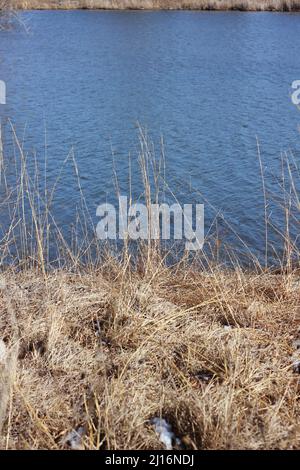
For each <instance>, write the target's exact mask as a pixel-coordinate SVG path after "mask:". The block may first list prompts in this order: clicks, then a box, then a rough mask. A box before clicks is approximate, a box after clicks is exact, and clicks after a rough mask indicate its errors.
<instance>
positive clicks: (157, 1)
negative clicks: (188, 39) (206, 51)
mask: <svg viewBox="0 0 300 470" xmlns="http://www.w3.org/2000/svg"><path fill="white" fill-rule="evenodd" d="M12 3H13V5H14V7H16V8H20V9H34V8H36V9H52V8H54V9H59V8H60V9H71V8H90V9H96V8H99V9H171V10H172V9H173V10H176V9H187V10H193V9H195V10H245V11H299V10H300V0H12Z"/></svg>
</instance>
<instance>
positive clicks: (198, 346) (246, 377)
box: [0, 133, 300, 450]
mask: <svg viewBox="0 0 300 470" xmlns="http://www.w3.org/2000/svg"><path fill="white" fill-rule="evenodd" d="M140 142H141V154H140V164H141V171H142V178H143V180H144V183H145V194H146V200H148V199H149V200H150V201H151V200H153V197H155V196H154V195H153V192H152V193H151V185H150V183H149V181H150V180H149V174H148V173H147V171H148V169H149V168H152V169H154V171H155V172H156V171H157V168H160V167H161V165H157V164H156V162H155V160H153V157H152V156H151V155H150V153H151V150H150V146H149V145H147V139H146V136H145V134H143V133H142V134H141V136H140ZM15 148H16V155H15V171H16V175H15V178H13V179H12V181H10V178H11V176H12V173H13V171H12V160H13V158H10V159H9V161H8V162H7V161H6V160H5V158H4V156H3V155H1V156H0V157H1V158H0V161H1V168H2V173H1V175H0V183H1V186H0V189H1V190H2V192H1V197H2V200H1V204H0V209H1V210H2V211H4V212H5V213H6V212H8V214H9V218H10V223H9V225H8V227H7V230H6V232H5V233H4V235H3V233H2V235H1V238H2V239H1V242H0V255H1V258H0V260H1V265H2V271H1V273H0V395H1V396H0V403H1V407H0V447H1V448H5V449H27V448H29V449H41V448H43V449H60V448H64V449H67V448H69V447H70V444H69V440H70V436H69V433H70V432H71V431H72V430H75V431H76V430H77V431H78V433H79V434H80V435H81V437H80V438H78V442H77V444H76V447H80V448H85V449H132V450H133V449H160V448H163V444H162V443H161V442H160V441H159V439H158V436H157V435H156V433H155V430H154V427H153V425H152V424H151V418H153V417H162V418H164V419H166V420H167V421H168V422H169V423H171V424H172V426H173V430H174V431H175V433H176V435H177V436H178V437H179V438H180V440H181V442H182V446H183V447H185V448H188V449H296V448H299V447H300V425H299V422H300V421H299V417H300V407H299V370H300V367H299V364H297V365H296V367H294V368H293V363H294V362H295V361H297V360H299V359H300V357H299V351H297V349H296V347H297V345H299V340H298V337H300V329H299V326H300V303H299V298H300V296H299V294H300V276H299V270H297V269H294V268H293V266H292V263H291V259H294V258H293V255H294V251H295V250H296V248H295V247H294V245H293V244H292V243H291V244H288V243H287V249H286V252H285V258H284V260H283V261H282V270H281V272H280V273H279V274H277V275H275V274H272V273H271V272H268V270H267V269H262V268H261V267H260V266H259V265H258V264H256V269H255V270H253V272H252V273H247V272H246V271H245V270H242V269H240V267H239V265H238V262H236V263H235V265H234V268H233V269H231V270H230V271H229V270H225V269H224V267H223V268H219V267H218V265H217V264H216V260H215V259H211V260H209V259H207V255H205V258H206V259H205V261H206V262H205V263H202V262H201V258H200V259H195V261H194V262H190V261H189V260H187V259H186V258H185V257H183V258H182V259H179V260H178V261H177V263H176V264H175V265H174V266H167V265H166V263H165V259H164V258H163V255H162V254H161V250H160V247H159V246H158V245H157V244H155V245H152V244H149V245H147V244H146V245H141V246H140V247H139V251H138V255H135V256H133V253H132V252H130V250H129V249H128V246H127V245H126V244H125V246H124V251H123V253H122V254H121V255H122V256H120V255H119V256H117V257H116V256H112V254H111V253H110V250H109V249H105V250H100V251H99V252H97V250H96V251H95V250H92V249H91V246H92V242H91V240H90V239H89V237H88V233H87V232H86V231H85V229H86V227H87V226H88V225H89V223H90V219H88V214H87V213H86V212H85V210H83V211H84V214H83V215H85V217H86V219H83V220H84V221H83V222H82V225H81V227H83V230H82V231H81V239H80V240H81V241H80V243H79V246H78V243H77V244H75V246H74V245H72V244H68V243H67V241H66V240H65V239H64V238H63V234H62V232H61V231H60V229H59V227H58V226H57V225H56V224H55V221H54V220H53V218H52V215H51V210H52V207H51V203H52V199H53V192H54V191H55V187H56V184H55V185H54V187H53V188H42V191H41V179H42V178H43V177H44V175H43V174H42V175H41V174H40V172H39V162H38V161H35V160H34V161H33V162H31V166H29V165H28V157H27V156H25V155H24V152H23V148H22V144H21V143H20V142H19V141H18V140H17V138H16V143H15ZM70 158H71V157H70ZM71 162H72V164H73V165H74V166H75V170H76V171H77V167H76V162H75V161H73V159H72V158H71ZM42 167H43V169H44V170H45V171H46V169H45V167H44V164H42ZM289 168H290V167H289ZM6 169H9V171H6ZM32 171H34V173H32ZM154 176H155V177H154V180H155V181H158V175H157V173H155V174H154ZM11 185H12V186H11ZM79 190H80V191H81V188H79ZM155 191H156V194H157V192H158V191H159V189H158V188H155ZM285 191H286V194H287V195H288V197H289V198H291V196H292V194H291V193H290V192H289V191H288V190H285ZM82 197H83V194H82ZM290 201H291V200H290V199H286V204H287V206H288V207H290ZM297 201H298V199H297ZM82 206H83V208H85V204H84V198H83V202H82ZM2 231H3V227H2ZM92 231H93V230H92ZM93 232H94V231H93ZM76 239H77V238H76ZM51 241H52V243H53V241H54V242H55V244H56V246H57V251H58V255H59V259H58V260H56V263H55V265H56V266H59V267H58V268H57V269H55V268H54V267H53V264H52V265H51V259H50V258H49V251H50V245H49V244H51ZM284 241H286V239H285V238H284ZM58 261H59V262H58ZM298 266H299V264H298ZM297 340H298V343H297V344H296V343H295V341H297Z"/></svg>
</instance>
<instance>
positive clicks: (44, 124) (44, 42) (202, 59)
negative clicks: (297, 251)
mask: <svg viewBox="0 0 300 470" xmlns="http://www.w3.org/2000/svg"><path fill="white" fill-rule="evenodd" d="M22 19H23V20H24V21H25V23H26V25H27V27H28V28H29V32H28V33H25V32H24V31H22V30H19V29H18V30H15V31H7V32H0V79H1V80H4V81H5V82H6V84H7V104H6V105H5V106H0V113H1V121H2V126H3V133H4V142H5V145H6V148H7V152H8V153H9V152H10V151H11V150H12V147H11V132H10V130H9V129H10V126H9V122H8V119H11V121H12V122H13V123H14V125H15V127H16V130H17V134H18V136H19V137H20V138H21V139H22V140H23V141H24V146H25V149H26V151H27V152H28V155H29V158H30V155H33V154H34V152H35V153H36V155H37V157H38V159H40V160H42V159H43V158H44V155H45V148H46V150H47V151H46V153H47V166H48V179H49V184H50V183H51V181H52V182H53V181H54V179H55V177H56V176H57V173H58V171H59V168H60V166H61V164H62V162H63V161H64V159H65V158H66V156H67V154H68V153H69V151H70V149H71V148H72V147H73V148H74V152H75V156H76V161H77V163H78V167H79V171H80V175H81V185H82V188H83V191H84V193H85V196H86V201H87V204H88V206H89V208H90V210H91V213H92V215H93V217H94V219H95V222H97V218H96V216H95V212H96V207H97V206H98V204H100V203H102V202H105V201H106V200H107V201H108V202H114V200H115V191H114V189H113V184H112V176H113V171H112V167H113V164H112V161H113V158H112V154H113V155H114V160H115V166H116V167H117V170H118V175H119V182H120V187H121V191H122V192H123V194H124V193H126V192H127V189H128V155H129V154H131V155H132V173H133V186H134V188H133V189H134V191H135V192H136V193H138V191H139V190H140V187H139V185H138V182H137V174H138V167H137V163H136V159H135V156H136V154H137V151H138V131H137V122H139V123H140V124H141V125H142V126H144V127H146V128H147V130H148V133H149V136H150V137H151V139H152V140H153V142H154V145H155V148H156V151H157V153H159V141H160V136H161V135H163V137H164V151H165V155H166V165H167V170H166V174H167V180H168V182H169V184H170V186H172V190H173V192H174V193H175V194H176V196H177V197H178V199H179V201H180V202H206V230H207V231H208V230H209V226H210V224H211V222H212V221H213V219H214V217H215V215H216V213H217V212H218V211H219V212H220V213H222V214H224V216H225V217H226V220H227V221H228V222H229V223H230V224H231V225H232V227H233V228H234V230H236V231H237V232H238V234H239V235H240V236H241V237H242V238H243V240H245V242H246V243H247V244H248V245H249V246H250V247H251V249H253V250H254V252H255V253H257V254H263V252H264V222H263V219H264V210H263V206H264V204H263V195H262V184H261V179H260V167H259V160H258V156H257V139H258V140H259V142H260V149H261V156H262V160H263V165H264V167H266V170H265V171H266V175H267V182H266V184H267V189H268V190H269V191H270V192H272V193H274V194H275V195H278V194H279V189H278V182H277V176H278V175H279V174H280V172H281V154H282V153H283V152H288V153H289V155H293V158H294V159H295V161H297V160H298V159H299V156H300V135H299V130H298V124H299V123H300V111H299V110H298V109H297V107H296V106H294V105H293V104H292V102H291V98H290V93H291V83H292V82H293V80H296V79H299V80H300V67H299V54H300V15H299V14H280V13H244V12H243V13H240V12H224V13H223V12H146V11H140V12H135V11H129V12H107V11H106V12H95V11H68V12H67V11H66V12H62V11H60V12H54V11H53V12H52V11H51V12H50V11H44V12H28V13H24V14H23V15H22ZM45 142H46V143H45ZM74 181H75V177H74V171H73V169H72V166H71V165H70V166H69V167H68V166H67V167H66V168H65V170H64V172H63V181H62V183H61V184H60V186H59V189H58V194H57V201H56V202H57V204H56V206H55V207H56V208H55V216H56V220H57V222H58V224H59V225H61V226H62V227H64V228H65V230H66V231H67V230H68V227H69V226H70V224H71V223H72V221H73V219H74V216H75V206H76V201H77V200H78V190H76V189H75V185H74ZM296 184H297V183H296ZM212 206H213V208H212ZM271 209H272V217H273V220H274V222H275V223H276V224H277V223H278V224H279V225H280V223H281V219H280V213H279V211H277V208H276V207H273V208H272V206H271V205H270V211H271ZM219 231H220V237H221V238H222V237H224V239H225V238H226V239H228V241H229V242H232V243H234V239H233V235H232V234H231V232H230V230H229V229H228V226H227V225H226V224H225V223H224V222H223V221H222V220H220V222H219ZM270 240H271V242H273V243H274V244H275V246H276V244H277V243H278V239H277V238H276V235H275V232H274V233H273V234H272V233H270Z"/></svg>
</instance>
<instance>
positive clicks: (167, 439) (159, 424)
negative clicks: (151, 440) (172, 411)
mask: <svg viewBox="0 0 300 470" xmlns="http://www.w3.org/2000/svg"><path fill="white" fill-rule="evenodd" d="M151 423H152V424H154V427H155V432H156V433H157V434H158V437H159V440H160V442H161V443H162V444H164V446H165V447H166V449H167V450H172V449H173V444H176V445H178V446H180V445H181V441H180V439H179V438H178V437H176V436H175V434H174V432H173V431H172V426H171V424H169V423H168V422H167V421H166V420H165V419H163V418H153V419H152V420H151Z"/></svg>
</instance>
